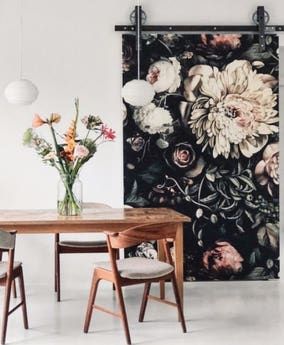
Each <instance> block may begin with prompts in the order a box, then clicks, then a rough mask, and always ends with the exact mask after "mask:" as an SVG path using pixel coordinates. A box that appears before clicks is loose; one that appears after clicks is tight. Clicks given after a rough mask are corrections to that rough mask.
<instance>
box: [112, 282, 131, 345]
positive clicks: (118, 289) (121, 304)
mask: <svg viewBox="0 0 284 345" xmlns="http://www.w3.org/2000/svg"><path fill="white" fill-rule="evenodd" d="M115 289H116V294H117V298H118V303H119V307H120V311H121V316H122V322H123V328H124V332H125V337H126V341H127V344H128V345H131V339H130V333H129V327H128V321H127V314H126V309H125V304H124V299H123V294H122V289H121V286H120V284H118V283H117V282H116V283H115Z"/></svg>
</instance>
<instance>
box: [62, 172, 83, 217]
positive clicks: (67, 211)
mask: <svg viewBox="0 0 284 345" xmlns="http://www.w3.org/2000/svg"><path fill="white" fill-rule="evenodd" d="M82 189H83V188H82V182H81V181H80V180H79V177H78V176H77V177H75V178H74V177H72V176H69V175H61V176H60V180H59V182H58V186H57V212H58V214H59V215H61V216H80V215H81V213H82V196H83V193H82Z"/></svg>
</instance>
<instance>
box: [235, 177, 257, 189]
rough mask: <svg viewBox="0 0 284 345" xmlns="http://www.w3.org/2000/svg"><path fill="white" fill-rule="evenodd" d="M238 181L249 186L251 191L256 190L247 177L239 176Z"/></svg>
mask: <svg viewBox="0 0 284 345" xmlns="http://www.w3.org/2000/svg"><path fill="white" fill-rule="evenodd" d="M239 179H240V180H242V181H243V182H245V183H246V184H247V185H249V186H250V187H251V188H252V189H253V190H256V188H255V185H254V183H253V182H252V180H251V179H250V178H249V177H247V176H245V175H240V176H239Z"/></svg>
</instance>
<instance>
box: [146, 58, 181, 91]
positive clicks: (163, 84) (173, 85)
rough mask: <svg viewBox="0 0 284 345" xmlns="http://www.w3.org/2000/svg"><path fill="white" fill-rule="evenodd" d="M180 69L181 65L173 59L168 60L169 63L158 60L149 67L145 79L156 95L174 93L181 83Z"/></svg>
mask: <svg viewBox="0 0 284 345" xmlns="http://www.w3.org/2000/svg"><path fill="white" fill-rule="evenodd" d="M180 69H181V65H180V63H179V61H178V60H177V59H176V58H175V57H171V58H169V61H166V60H160V61H157V62H154V63H153V64H152V65H151V66H150V68H149V71H148V75H147V77H146V79H147V81H148V82H149V83H150V84H152V85H153V88H154V90H155V91H156V92H157V93H159V92H164V91H169V92H175V91H176V90H177V88H179V86H180V82H181V78H180Z"/></svg>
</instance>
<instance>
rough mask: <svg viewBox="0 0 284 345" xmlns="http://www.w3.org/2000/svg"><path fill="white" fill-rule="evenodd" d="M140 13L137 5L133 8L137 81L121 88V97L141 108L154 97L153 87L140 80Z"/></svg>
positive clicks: (132, 81)
mask: <svg viewBox="0 0 284 345" xmlns="http://www.w3.org/2000/svg"><path fill="white" fill-rule="evenodd" d="M141 11H142V10H141V6H140V5H139V3H138V6H135V23H136V49H137V79H133V80H131V81H129V82H128V83H126V84H125V85H124V86H123V88H122V97H123V98H124V100H125V102H127V103H129V104H131V105H133V106H134V107H143V106H144V105H146V104H149V103H150V102H151V101H152V99H153V98H154V95H155V90H154V88H153V86H152V85H151V84H150V83H148V82H147V81H146V80H142V79H140V53H141Z"/></svg>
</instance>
